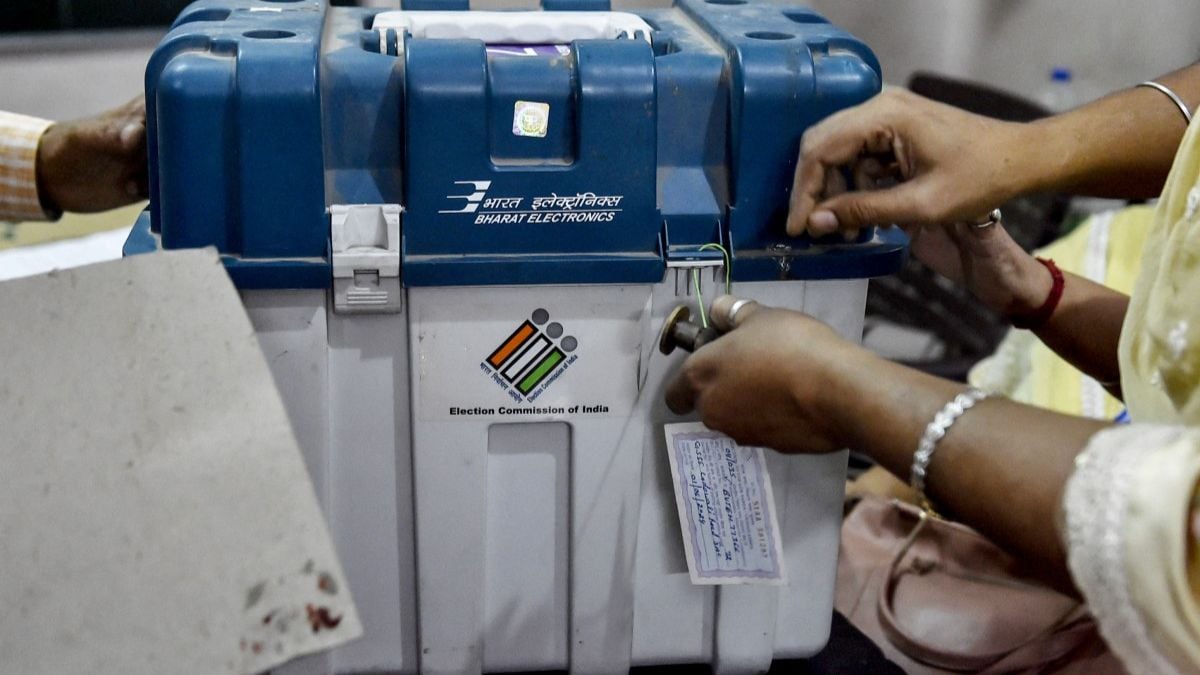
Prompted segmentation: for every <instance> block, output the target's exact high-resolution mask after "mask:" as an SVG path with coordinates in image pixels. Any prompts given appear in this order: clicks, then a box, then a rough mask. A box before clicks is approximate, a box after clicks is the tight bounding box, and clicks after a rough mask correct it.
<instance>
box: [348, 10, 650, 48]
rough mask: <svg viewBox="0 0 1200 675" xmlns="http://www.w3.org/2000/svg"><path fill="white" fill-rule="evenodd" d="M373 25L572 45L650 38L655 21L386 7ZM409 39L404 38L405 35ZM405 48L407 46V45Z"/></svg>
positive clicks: (446, 36)
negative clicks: (583, 41) (410, 10)
mask: <svg viewBox="0 0 1200 675" xmlns="http://www.w3.org/2000/svg"><path fill="white" fill-rule="evenodd" d="M371 27H372V29H373V30H377V31H379V32H380V34H381V35H382V34H385V33H386V32H387V31H388V30H389V29H391V30H394V31H396V34H397V35H403V34H404V33H406V32H407V33H408V34H409V35H411V36H412V37H414V38H433V39H440V40H482V41H483V42H484V43H485V44H506V45H543V44H568V43H570V42H572V41H574V40H617V39H632V40H644V41H646V42H650V41H651V39H650V32H651V31H652V30H653V29H652V28H651V27H650V24H648V23H646V21H645V20H644V19H642V18H641V17H640V16H637V15H636V14H630V13H629V12H536V11H535V12H409V11H403V10H401V11H396V12H382V13H380V14H376V15H375V22H374V23H373V24H372V26H371ZM400 42H401V43H403V40H400ZM401 49H403V46H401Z"/></svg>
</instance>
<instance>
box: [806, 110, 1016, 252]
mask: <svg viewBox="0 0 1200 675" xmlns="http://www.w3.org/2000/svg"><path fill="white" fill-rule="evenodd" d="M1024 128H1025V125H1020V124H1013V123H1008V122H1000V121H997V120H992V119H988V118H986V117H981V116H979V115H973V114H971V113H968V112H964V111H962V110H959V109H957V108H953V107H951V106H948V105H943V104H941V103H936V102H934V101H930V100H928V99H925V98H921V97H920V96H917V95H915V94H912V93H909V92H907V91H904V90H888V91H886V92H884V93H882V94H880V95H879V96H876V97H875V98H873V99H871V100H870V101H867V102H866V103H864V104H862V105H860V106H857V107H855V108H850V109H848V110H844V111H842V112H839V113H837V114H835V115H833V116H831V117H830V118H829V119H827V120H825V121H823V122H821V123H820V124H818V125H816V126H814V127H812V128H811V129H809V130H808V131H807V132H806V133H805V134H804V138H803V140H802V141H801V145H800V158H799V161H798V163H797V165H796V175H795V182H794V185H793V187H792V201H791V212H790V214H789V216H788V223H787V229H788V234H791V235H793V236H797V235H800V234H803V233H805V232H808V233H809V234H811V235H813V236H823V235H827V234H832V233H833V232H836V231H838V230H841V231H843V232H846V233H850V234H853V233H855V232H857V231H858V230H859V229H860V228H862V227H865V226H868V225H891V224H900V225H906V226H909V225H911V226H915V225H930V224H945V223H952V222H956V221H964V222H965V221H976V220H979V219H980V217H981V216H985V215H986V214H987V213H988V212H989V211H990V210H991V209H993V208H995V207H996V206H997V205H998V204H1000V203H1003V202H1005V201H1007V200H1008V199H1010V198H1011V197H1013V196H1015V195H1016V194H1018V193H1019V192H1020V191H1021V186H1020V185H1019V182H1018V178H1019V176H1020V174H1021V171H1022V168H1023V167H1021V166H1019V163H1020V162H1019V160H1018V159H1017V158H1018V157H1019V156H1020V154H1021V151H1023V150H1025V149H1026V148H1025V139H1024V138H1022V136H1021V132H1022V130H1023V129H1024ZM843 170H849V171H850V172H851V173H852V174H853V175H854V177H855V182H856V184H857V189H856V190H854V191H851V192H847V191H846V189H847V185H846V181H845V180H844V179H843V176H842V171H843Z"/></svg>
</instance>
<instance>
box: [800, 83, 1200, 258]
mask: <svg viewBox="0 0 1200 675" xmlns="http://www.w3.org/2000/svg"><path fill="white" fill-rule="evenodd" d="M1160 81H1161V82H1162V83H1163V84H1165V85H1167V86H1168V87H1171V88H1172V89H1174V90H1175V91H1176V93H1178V94H1179V95H1180V96H1181V97H1182V98H1183V100H1184V102H1185V103H1186V104H1188V106H1189V107H1190V108H1192V109H1195V108H1196V106H1197V103H1200V64H1197V65H1193V66H1189V67H1187V68H1184V69H1182V70H1179V71H1176V72H1174V73H1171V74H1169V75H1167V76H1165V77H1162V78H1160ZM1185 130H1186V126H1185V124H1184V121H1183V117H1182V116H1181V115H1180V114H1179V110H1178V108H1176V107H1175V105H1174V104H1173V103H1172V102H1171V101H1170V100H1169V99H1167V98H1166V97H1165V96H1163V94H1162V93H1161V92H1158V91H1155V90H1153V89H1147V88H1144V87H1142V88H1134V89H1128V90H1125V91H1121V92H1118V93H1116V94H1112V95H1110V96H1108V97H1105V98H1103V99H1100V100H1099V101H1096V102H1094V103H1091V104H1088V105H1085V106H1083V107H1081V108H1079V109H1077V110H1074V111H1071V112H1068V113H1065V114H1062V115H1057V116H1055V117H1051V118H1048V119H1045V120H1041V121H1038V122H1033V123H1029V124H1017V123H1010V122H1000V121H997V120H993V119H989V118H985V117H981V116H979V115H973V114H971V113H967V112H964V111H962V110H958V109H957V108H952V107H950V106H947V105H943V104H940V103H935V102H933V101H929V100H927V99H923V98H921V97H919V96H916V95H914V94H911V93H908V92H905V91H901V90H892V91H888V92H884V93H883V94H880V95H879V96H877V97H875V98H874V99H872V100H870V101H868V102H867V103H865V104H863V105H861V106H858V107H857V108H851V109H849V110H844V111H842V112H840V113H837V114H835V115H833V116H831V117H829V118H828V119H827V120H825V121H824V122H821V123H820V124H818V125H816V126H814V127H813V128H811V129H809V130H808V132H806V133H805V135H804V138H803V140H802V142H801V148H800V160H799V162H798V164H797V167H796V176H795V181H794V184H793V188H792V197H791V212H790V214H789V216H788V232H789V233H790V234H792V235H799V234H801V233H804V232H810V233H812V234H814V235H825V234H830V233H832V232H834V231H836V230H839V229H841V230H849V231H853V230H857V229H859V228H861V227H863V226H866V225H870V224H891V223H902V224H906V225H929V224H945V223H950V222H955V221H970V220H975V219H977V218H978V217H979V216H980V215H981V214H984V213H987V212H988V211H989V210H990V209H992V208H995V206H996V205H998V204H1001V203H1003V202H1006V201H1008V200H1009V199H1012V198H1013V197H1016V196H1019V195H1022V194H1026V193H1029V192H1037V191H1058V192H1077V193H1087V194H1095V195H1104V196H1116V197H1128V198H1143V197H1154V196H1157V195H1158V192H1159V190H1161V188H1162V185H1163V181H1164V179H1165V178H1166V176H1167V173H1168V171H1169V170H1170V167H1171V162H1172V160H1173V158H1174V156H1175V151H1176V149H1177V148H1178V147H1179V141H1180V139H1181V138H1182V137H1183V133H1184V131H1185ZM843 167H847V168H852V169H853V170H854V173H855V175H856V177H857V178H858V183H859V188H858V190H856V191H852V192H846V191H845V185H844V181H842V180H841V178H840V173H839V172H838V171H837V169H839V168H843ZM882 179H886V180H887V181H889V183H887V184H888V185H889V187H888V188H887V189H880V190H875V189H874V187H875V185H876V184H877V183H879V181H881V180H882ZM890 181H898V183H897V184H896V185H895V186H894V187H893V186H891V184H890Z"/></svg>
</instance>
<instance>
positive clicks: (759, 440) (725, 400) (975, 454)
mask: <svg viewBox="0 0 1200 675" xmlns="http://www.w3.org/2000/svg"><path fill="white" fill-rule="evenodd" d="M731 302H732V299H731V298H729V297H728V296H725V297H723V298H721V299H719V300H718V301H717V302H715V303H714V304H713V319H714V321H717V322H718V323H720V322H722V321H724V322H727V321H728V310H729V305H730V303H731ZM736 318H737V320H738V321H737V323H738V325H737V328H736V330H733V331H732V332H730V333H729V334H727V335H725V336H723V337H721V338H720V339H718V340H716V341H714V342H712V343H709V344H708V345H706V346H704V347H703V348H702V349H700V350H699V351H697V352H696V353H695V354H694V355H692V356H691V357H690V358H689V359H688V360H687V361H686V362H685V363H684V366H683V369H682V370H681V372H680V374H679V375H678V376H677V378H676V379H675V380H674V381H673V382H672V383H671V384H670V385H669V387H668V391H667V404H668V406H670V408H671V409H672V410H674V411H675V412H679V413H682V412H686V411H688V410H691V409H693V408H695V409H698V410H699V411H700V413H701V415H702V418H703V420H704V423H705V424H707V425H708V426H709V427H711V428H714V429H719V430H721V431H723V432H725V433H728V434H729V435H731V436H732V437H733V438H734V439H736V440H737V441H738V442H740V443H746V444H752V445H761V446H764V447H770V448H775V449H777V450H779V451H781V452H791V453H797V452H827V451H830V450H833V449H836V448H840V447H852V448H855V449H857V450H860V451H862V452H865V453H866V454H868V455H870V456H871V457H872V458H873V459H875V460H876V461H877V462H879V463H880V464H881V465H883V466H884V467H885V468H887V469H888V470H890V471H891V472H892V473H894V474H895V475H897V476H900V477H902V478H907V477H908V475H909V468H910V466H911V464H912V457H913V452H914V450H915V449H916V447H917V442H918V441H919V440H920V437H921V434H922V433H923V432H924V429H925V426H926V425H927V424H928V423H929V421H930V420H931V419H933V416H934V414H936V413H937V412H938V411H939V410H940V409H941V408H942V406H944V405H945V404H946V402H947V401H949V400H950V399H952V398H953V397H954V396H955V394H957V393H959V392H960V391H962V388H963V387H962V385H960V384H957V383H954V382H950V381H948V380H941V379H938V378H935V377H932V376H929V375H925V374H922V373H919V372H917V371H915V370H911V369H908V368H905V367H903V366H899V365H896V364H893V363H890V362H888V361H886V360H884V359H881V358H879V357H877V356H875V355H874V354H872V353H870V352H868V351H867V350H865V349H862V348H861V347H858V346H857V345H853V344H851V343H849V342H846V341H844V340H842V339H840V338H839V337H837V336H836V334H834V333H833V331H832V330H830V329H829V328H828V327H827V326H825V325H824V324H821V323H820V322H817V321H815V320H814V319H811V318H809V317H806V316H804V315H802V314H798V313H795V312H787V311H782V310H773V309H767V308H760V307H757V305H754V304H750V305H747V306H745V307H743V308H742V309H741V310H740V311H739V312H738V313H737V317H736ZM780 364H783V365H782V367H781V366H780ZM1105 426H1106V425H1105V424H1103V423H1101V422H1097V421H1094V420H1087V419H1083V418H1075V417H1068V416H1064V415H1059V414H1057V413H1052V412H1048V411H1044V410H1040V409H1036V408H1031V407H1029V406H1025V405H1021V404H1018V403H1014V402H1012V401H1008V400H1005V399H994V400H987V401H984V402H983V403H981V404H980V405H979V406H977V407H976V408H975V409H973V410H971V411H970V413H968V414H967V415H964V416H963V417H962V418H961V419H960V420H959V421H958V422H957V423H956V424H955V425H954V426H953V427H952V429H951V431H950V433H949V434H948V435H947V436H946V438H945V439H943V440H942V442H941V443H940V444H939V445H938V449H937V453H936V454H935V455H934V458H933V460H932V462H931V464H930V467H929V475H928V478H927V485H928V486H929V496H930V497H931V499H933V500H934V502H935V503H936V504H938V507H939V509H941V510H943V511H944V512H945V513H946V514H947V515H950V516H953V517H955V518H957V519H960V520H962V521H963V522H965V523H968V524H970V525H972V526H973V527H976V528H977V529H979V530H980V531H981V532H983V533H985V534H986V535H988V536H990V537H992V538H993V539H994V540H996V541H997V542H999V543H1000V544H1002V545H1004V546H1006V547H1008V548H1009V550H1012V551H1015V552H1017V553H1018V554H1020V555H1022V556H1023V557H1024V558H1025V559H1028V560H1031V561H1034V562H1036V563H1037V565H1038V568H1039V569H1040V571H1041V572H1042V573H1043V574H1044V575H1045V576H1047V577H1048V578H1051V579H1054V580H1056V581H1057V582H1058V583H1059V584H1060V585H1063V586H1068V587H1069V582H1068V581H1067V580H1068V579H1069V576H1068V575H1067V571H1066V563H1065V559H1066V558H1065V551H1064V547H1063V546H1062V543H1061V541H1060V540H1059V537H1058V533H1057V530H1056V526H1055V518H1054V514H1056V513H1057V512H1058V505H1059V503H1061V499H1062V491H1063V486H1064V484H1065V482H1066V479H1067V477H1068V476H1069V475H1070V473H1071V470H1072V468H1073V463H1074V458H1075V455H1076V454H1078V453H1079V452H1080V451H1081V450H1082V449H1083V447H1084V446H1085V445H1086V443H1087V441H1088V439H1089V438H1090V437H1091V436H1092V435H1093V434H1094V433H1096V432H1097V431H1098V430H1100V429H1103V428H1105Z"/></svg>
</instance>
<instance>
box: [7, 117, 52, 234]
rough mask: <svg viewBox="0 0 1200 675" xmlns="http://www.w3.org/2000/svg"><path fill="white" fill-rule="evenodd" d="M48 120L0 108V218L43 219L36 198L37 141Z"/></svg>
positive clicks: (47, 126) (47, 216)
mask: <svg viewBox="0 0 1200 675" xmlns="http://www.w3.org/2000/svg"><path fill="white" fill-rule="evenodd" d="M51 124H52V122H50V121H49V120H43V119H39V118H37V117H28V116H26V115H17V114H14V113H7V112H3V111H0V220H12V221H21V220H46V219H47V218H50V217H51V215H50V214H48V213H46V210H45V209H43V208H42V203H41V200H40V199H39V198H38V188H37V169H36V167H35V166H34V160H35V159H36V158H37V149H38V143H39V142H40V141H41V139H42V134H43V133H44V132H45V131H46V129H47V128H49V127H50V125H51Z"/></svg>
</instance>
